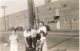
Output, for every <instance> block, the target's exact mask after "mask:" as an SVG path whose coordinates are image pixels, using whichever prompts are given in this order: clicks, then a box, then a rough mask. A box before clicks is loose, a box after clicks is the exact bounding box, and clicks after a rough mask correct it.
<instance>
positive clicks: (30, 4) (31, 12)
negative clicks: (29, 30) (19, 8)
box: [28, 0, 35, 27]
mask: <svg viewBox="0 0 80 51" xmlns="http://www.w3.org/2000/svg"><path fill="white" fill-rule="evenodd" d="M33 1H34V0H28V8H29V9H28V10H29V17H28V19H29V24H30V25H31V27H33V25H34V21H35V9H34V8H33V5H34V4H33Z"/></svg>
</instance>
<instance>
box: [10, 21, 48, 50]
mask: <svg viewBox="0 0 80 51" xmlns="http://www.w3.org/2000/svg"><path fill="white" fill-rule="evenodd" d="M46 35H47V28H46V27H45V26H44V22H39V28H37V26H36V25H34V27H33V28H32V27H31V26H28V27H27V28H25V30H24V33H23V36H24V39H25V46H26V48H25V51H48V48H47V43H46ZM9 40H10V43H11V45H10V51H18V44H17V41H18V36H17V35H16V34H15V33H14V32H13V33H12V35H10V37H9Z"/></svg>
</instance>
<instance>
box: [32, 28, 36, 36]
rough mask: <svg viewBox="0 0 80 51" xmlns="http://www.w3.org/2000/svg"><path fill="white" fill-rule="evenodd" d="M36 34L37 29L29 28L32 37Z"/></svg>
mask: <svg viewBox="0 0 80 51" xmlns="http://www.w3.org/2000/svg"><path fill="white" fill-rule="evenodd" d="M36 35H37V30H35V29H32V30H31V36H32V37H36Z"/></svg>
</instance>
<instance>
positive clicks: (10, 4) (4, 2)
mask: <svg viewBox="0 0 80 51" xmlns="http://www.w3.org/2000/svg"><path fill="white" fill-rule="evenodd" d="M34 3H35V6H36V7H37V6H41V5H44V4H45V0H34ZM2 6H6V12H5V13H6V14H5V15H9V14H12V13H16V12H19V11H22V10H26V9H28V4H27V0H0V17H2V16H3V15H4V14H3V13H4V12H3V9H2Z"/></svg>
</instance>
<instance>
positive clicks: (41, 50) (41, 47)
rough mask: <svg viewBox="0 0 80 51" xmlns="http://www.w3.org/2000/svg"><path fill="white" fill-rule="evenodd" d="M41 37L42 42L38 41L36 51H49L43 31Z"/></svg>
mask: <svg viewBox="0 0 80 51" xmlns="http://www.w3.org/2000/svg"><path fill="white" fill-rule="evenodd" d="M40 36H41V37H40V40H38V41H37V49H36V51H48V48H47V43H46V37H45V33H44V32H43V31H41V32H40Z"/></svg>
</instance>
